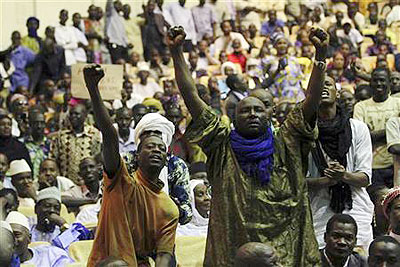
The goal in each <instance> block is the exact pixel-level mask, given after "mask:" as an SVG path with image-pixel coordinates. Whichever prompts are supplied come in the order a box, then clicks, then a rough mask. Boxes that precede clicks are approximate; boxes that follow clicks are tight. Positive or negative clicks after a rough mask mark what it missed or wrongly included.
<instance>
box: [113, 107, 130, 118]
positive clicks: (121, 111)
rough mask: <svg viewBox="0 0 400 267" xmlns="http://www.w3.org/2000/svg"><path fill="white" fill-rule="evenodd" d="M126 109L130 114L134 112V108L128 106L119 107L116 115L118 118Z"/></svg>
mask: <svg viewBox="0 0 400 267" xmlns="http://www.w3.org/2000/svg"><path fill="white" fill-rule="evenodd" d="M125 111H127V112H128V113H129V114H130V115H132V113H131V112H132V110H131V109H129V108H127V107H122V108H119V109H117V111H116V112H115V115H116V116H117V118H118V117H119V116H121V115H122V113H123V112H125Z"/></svg>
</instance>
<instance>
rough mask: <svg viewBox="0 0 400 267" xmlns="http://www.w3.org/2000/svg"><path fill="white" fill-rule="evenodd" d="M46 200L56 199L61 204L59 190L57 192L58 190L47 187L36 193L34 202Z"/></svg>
mask: <svg viewBox="0 0 400 267" xmlns="http://www.w3.org/2000/svg"><path fill="white" fill-rule="evenodd" d="M48 198H52V199H56V200H58V201H59V202H60V203H61V192H60V190H58V188H57V187H55V186H52V187H47V188H45V189H42V190H40V191H39V193H38V196H37V200H36V202H39V201H40V200H43V199H48Z"/></svg>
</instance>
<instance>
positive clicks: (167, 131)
mask: <svg viewBox="0 0 400 267" xmlns="http://www.w3.org/2000/svg"><path fill="white" fill-rule="evenodd" d="M146 131H160V132H161V136H162V140H163V142H164V144H165V146H166V147H167V148H168V147H169V146H170V145H171V142H172V137H173V136H174V133H175V126H174V124H173V123H172V122H170V121H169V120H168V119H167V118H165V117H164V116H162V115H160V114H158V113H148V114H146V115H144V116H143V118H142V119H141V120H140V121H139V123H138V124H137V125H136V128H135V144H136V145H137V146H139V143H140V136H141V135H142V134H143V133H144V132H146ZM159 179H160V180H161V181H162V182H163V183H164V187H163V189H162V190H163V191H164V192H165V193H166V194H168V195H169V190H168V168H167V167H164V168H162V170H161V173H160V176H159Z"/></svg>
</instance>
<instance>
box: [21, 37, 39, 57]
mask: <svg viewBox="0 0 400 267" xmlns="http://www.w3.org/2000/svg"><path fill="white" fill-rule="evenodd" d="M21 44H22V46H25V47H27V48H29V49H30V50H32V51H33V53H35V54H37V53H39V52H40V45H39V43H38V41H37V40H36V39H35V38H33V37H30V36H28V35H27V36H24V37H22V38H21Z"/></svg>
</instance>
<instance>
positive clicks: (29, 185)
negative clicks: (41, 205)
mask: <svg viewBox="0 0 400 267" xmlns="http://www.w3.org/2000/svg"><path fill="white" fill-rule="evenodd" d="M8 175H10V177H11V183H10V184H8V183H7V184H6V185H5V187H6V188H12V189H14V190H15V191H16V192H17V194H18V201H19V205H20V206H21V207H34V206H35V201H36V200H37V189H36V187H35V185H34V183H33V177H32V171H31V168H30V167H29V165H28V163H27V162H26V161H25V160H24V159H20V160H14V161H11V163H10V169H9V170H8Z"/></svg>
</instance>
